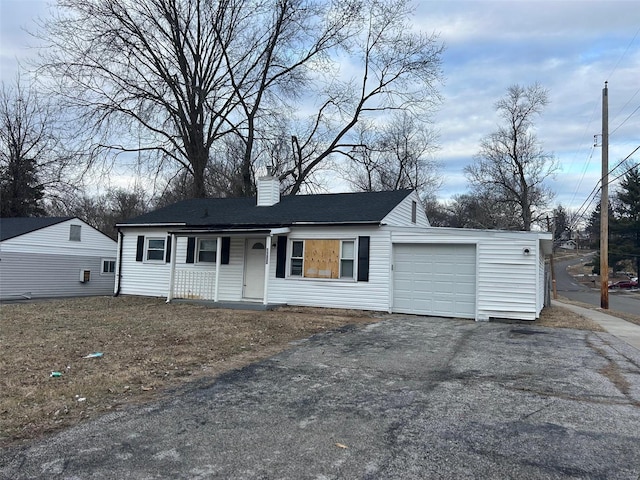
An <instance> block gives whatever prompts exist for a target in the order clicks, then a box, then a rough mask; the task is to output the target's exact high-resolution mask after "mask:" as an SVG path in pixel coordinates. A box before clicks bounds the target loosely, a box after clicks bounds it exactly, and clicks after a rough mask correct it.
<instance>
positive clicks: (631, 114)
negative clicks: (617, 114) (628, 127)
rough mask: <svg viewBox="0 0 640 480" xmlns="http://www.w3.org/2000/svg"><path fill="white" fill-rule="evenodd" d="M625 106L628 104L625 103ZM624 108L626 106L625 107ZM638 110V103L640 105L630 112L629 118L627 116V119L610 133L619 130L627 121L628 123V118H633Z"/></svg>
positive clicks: (639, 108) (639, 107)
mask: <svg viewBox="0 0 640 480" xmlns="http://www.w3.org/2000/svg"><path fill="white" fill-rule="evenodd" d="M636 93H638V92H636ZM634 96H635V95H634ZM627 103H629V102H627ZM625 106H626V105H625ZM623 108H624V107H623ZM638 110H640V105H638V106H637V107H636V109H635V110H634V111H633V112H631V113H630V114H629V116H628V117H627V118H625V119H624V120H623V121H622V123H621V124H620V125H618V126H617V127H616V128H614V129H613V131H612V132H611V133H609V135H611V134H613V133H615V131H616V130H618V129H619V128H620V127H621V126H622V125H624V124H625V123H627V120H629V119H630V118H631V117H632V116H633V115H634V114H635V113H636V112H637V111H638Z"/></svg>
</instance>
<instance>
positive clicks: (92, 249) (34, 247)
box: [0, 219, 117, 299]
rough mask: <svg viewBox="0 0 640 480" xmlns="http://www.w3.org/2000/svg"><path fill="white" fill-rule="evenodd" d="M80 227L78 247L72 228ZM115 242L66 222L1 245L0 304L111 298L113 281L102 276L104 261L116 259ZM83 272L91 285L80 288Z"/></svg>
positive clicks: (95, 232) (113, 277)
mask: <svg viewBox="0 0 640 480" xmlns="http://www.w3.org/2000/svg"><path fill="white" fill-rule="evenodd" d="M72 224H73V225H78V226H82V227H84V228H82V237H81V240H80V241H76V240H70V239H69V238H70V226H71V225H72ZM116 251H117V249H116V242H115V241H114V240H112V239H110V238H109V237H107V236H106V235H104V234H103V233H101V232H99V231H98V230H96V229H94V228H93V227H91V226H90V225H88V224H86V223H84V222H82V221H81V220H79V219H71V220H66V221H64V222H60V223H57V224H55V225H50V226H48V227H44V228H41V229H39V230H35V231H33V232H28V233H25V234H24V235H20V236H17V237H14V238H10V239H8V240H5V241H3V242H1V243H0V299H4V298H7V299H10V298H19V297H20V296H22V295H23V294H25V293H29V294H30V296H31V297H33V298H38V297H40V298H42V297H69V296H86V295H110V294H112V293H113V287H114V282H115V275H113V274H110V275H100V272H101V271H102V268H103V265H102V260H103V259H105V258H114V257H115V256H116ZM81 270H88V271H90V272H91V273H90V281H89V282H85V283H82V282H80V272H81Z"/></svg>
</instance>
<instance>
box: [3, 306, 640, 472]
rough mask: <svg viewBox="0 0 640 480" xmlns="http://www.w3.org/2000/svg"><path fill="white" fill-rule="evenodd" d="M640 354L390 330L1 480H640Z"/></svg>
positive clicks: (13, 453) (169, 409) (612, 347)
mask: <svg viewBox="0 0 640 480" xmlns="http://www.w3.org/2000/svg"><path fill="white" fill-rule="evenodd" d="M639 446H640V351H638V350H636V349H634V348H633V347H630V346H628V345H627V344H625V343H623V342H621V341H620V340H618V339H616V338H615V337H613V336H611V335H609V334H606V333H593V332H584V331H577V330H563V329H545V328H541V327H533V326H529V325H519V324H518V325H506V324H496V323H474V322H469V321H457V320H450V319H439V318H422V317H411V316H406V317H402V316H393V317H389V319H387V320H384V321H382V322H380V323H377V324H372V325H365V326H358V327H352V328H345V329H343V330H341V331H336V332H330V333H326V334H321V335H317V336H314V337H312V338H310V339H308V340H305V341H303V342H299V343H298V344H296V345H295V346H293V348H292V349H290V350H288V351H286V352H284V353H282V354H280V355H277V356H275V357H273V358H271V359H269V360H266V361H263V362H260V363H256V364H253V365H251V366H249V367H246V368H244V369H241V370H237V371H234V372H231V373H229V374H227V375H224V376H223V377H220V378H218V379H217V380H208V381H204V380H203V381H199V382H197V383H193V384H191V385H189V387H188V388H187V389H183V390H179V391H174V392H172V394H171V395H169V396H168V397H167V399H166V400H165V401H163V402H160V403H156V404H153V405H148V406H141V407H130V408H127V409H125V410H123V411H119V412H114V413H112V414H109V415H107V416H105V417H102V418H100V419H98V420H95V421H91V422H89V423H86V424H84V425H81V426H79V427H76V428H73V429H70V430H67V431H64V432H62V433H60V434H58V435H56V436H53V437H51V438H49V439H46V440H43V441H40V442H36V443H34V444H32V445H30V446H28V447H26V448H13V449H5V450H3V451H1V452H0V477H1V478H6V479H20V478H48V479H49V478H65V479H107V478H108V479H112V478H118V479H128V478H131V479H155V478H189V479H199V478H203V479H204V478H221V479H222V478H223V479H227V478H229V479H231V478H251V479H254V478H255V479H257V478H260V479H303V478H312V479H352V478H353V479H367V478H370V479H374V478H375V479H377V478H380V479H389V478H391V479H394V478H395V479H412V478H414V479H423V478H451V479H453V478H455V479H459V478H545V479H547V478H607V479H617V478H619V479H633V480H637V479H638V478H639V477H640V447H639Z"/></svg>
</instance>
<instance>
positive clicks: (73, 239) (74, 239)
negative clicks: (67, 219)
mask: <svg viewBox="0 0 640 480" xmlns="http://www.w3.org/2000/svg"><path fill="white" fill-rule="evenodd" d="M74 227H77V232H78V238H72V236H73V235H72V234H71V232H73V231H74V230H75V228H74ZM69 241H70V242H82V225H75V224H71V225H69Z"/></svg>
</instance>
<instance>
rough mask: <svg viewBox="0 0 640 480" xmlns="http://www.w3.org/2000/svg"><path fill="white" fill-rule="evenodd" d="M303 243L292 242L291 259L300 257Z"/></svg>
mask: <svg viewBox="0 0 640 480" xmlns="http://www.w3.org/2000/svg"><path fill="white" fill-rule="evenodd" d="M303 245H304V244H303V243H302V242H293V253H292V254H291V256H292V257H302V252H303Z"/></svg>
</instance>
